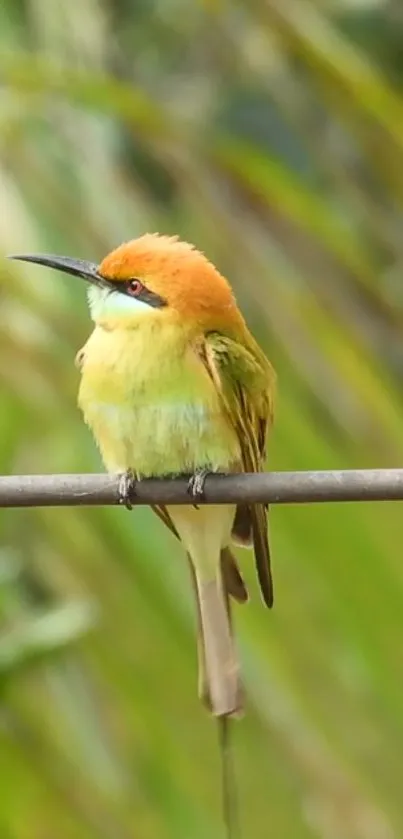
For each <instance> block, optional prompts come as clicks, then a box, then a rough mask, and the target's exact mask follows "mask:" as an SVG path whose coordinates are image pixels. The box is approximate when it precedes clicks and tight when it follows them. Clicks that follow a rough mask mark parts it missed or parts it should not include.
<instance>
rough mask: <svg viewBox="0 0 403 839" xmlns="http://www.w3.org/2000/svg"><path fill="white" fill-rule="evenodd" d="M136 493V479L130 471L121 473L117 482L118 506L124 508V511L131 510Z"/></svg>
mask: <svg viewBox="0 0 403 839" xmlns="http://www.w3.org/2000/svg"><path fill="white" fill-rule="evenodd" d="M135 491H136V478H135V476H134V473H133V472H132V470H131V469H128V470H127V472H123V475H121V477H120V481H119V504H122V505H123V506H125V507H126V510H132V509H133V507H132V503H131V501H132V498H133V496H134V495H135Z"/></svg>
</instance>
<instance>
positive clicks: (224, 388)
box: [199, 332, 275, 607]
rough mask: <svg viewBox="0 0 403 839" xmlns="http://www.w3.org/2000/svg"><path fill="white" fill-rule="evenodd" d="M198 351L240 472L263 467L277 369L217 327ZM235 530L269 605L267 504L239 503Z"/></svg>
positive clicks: (253, 348)
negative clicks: (249, 549)
mask: <svg viewBox="0 0 403 839" xmlns="http://www.w3.org/2000/svg"><path fill="white" fill-rule="evenodd" d="M199 355H200V357H201V359H202V361H203V363H204V365H205V367H206V368H207V371H208V373H209V375H210V376H211V378H212V380H213V382H214V384H215V387H216V388H217V391H218V393H219V394H220V396H221V399H222V403H223V408H224V410H225V411H226V413H227V415H228V419H229V421H230V422H231V423H232V425H233V426H234V428H235V430H236V433H237V435H238V438H239V442H240V447H241V456H242V469H243V471H244V472H260V471H262V469H263V467H264V463H265V458H266V440H267V432H268V429H269V426H270V424H271V422H272V419H273V395H274V383H275V374H274V370H273V368H272V367H271V365H270V363H269V361H268V360H267V358H266V357H265V356H264V355H263V353H262V351H261V350H260V348H259V347H258V346H257V344H255V343H254V342H253V343H252V342H251V343H250V346H248V347H245V346H244V345H242V344H239V343H238V342H237V341H234V340H232V339H231V338H227V337H225V336H223V335H220V334H219V333H215V332H212V333H209V334H208V335H206V336H205V339H204V344H203V345H202V346H201V347H200V348H199ZM233 536H234V538H235V539H236V540H237V541H241V542H243V543H244V544H248V543H250V541H252V542H253V548H254V553H255V561H256V569H257V574H258V579H259V583H260V588H261V592H262V596H263V599H264V602H265V603H266V605H267V606H269V607H271V606H272V605H273V581H272V575H271V567H270V550H269V542H268V535H267V507H266V506H265V505H263V504H252V505H243V504H242V505H239V506H238V507H237V513H236V517H235V522H234V530H233Z"/></svg>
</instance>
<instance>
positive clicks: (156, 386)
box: [79, 322, 239, 476]
mask: <svg viewBox="0 0 403 839" xmlns="http://www.w3.org/2000/svg"><path fill="white" fill-rule="evenodd" d="M80 366H81V371H82V379H81V385H80V390H79V405H80V407H81V409H82V411H83V413H84V418H85V420H86V422H87V423H88V425H89V426H90V427H91V429H92V431H93V434H94V436H95V439H96V441H97V443H98V445H99V448H100V450H101V454H102V457H103V460H104V463H105V466H106V468H107V469H108V470H109V471H118V472H121V471H125V470H126V469H129V468H130V469H133V471H134V472H135V473H138V474H140V475H144V476H150V475H166V474H175V473H176V474H177V473H181V472H193V471H194V470H195V469H197V468H204V467H206V468H209V469H212V470H217V471H220V470H225V469H229V468H231V466H232V465H233V464H235V463H236V462H237V461H238V460H239V444H238V440H237V437H236V434H235V432H234V431H233V429H232V427H231V426H230V425H229V424H228V421H227V419H226V417H225V416H224V415H223V412H222V408H221V403H220V399H219V395H218V394H217V392H216V390H215V388H214V385H213V383H212V381H211V379H210V377H209V375H208V373H207V371H206V370H205V369H204V367H203V365H202V363H201V362H200V360H199V359H198V358H197V355H196V354H195V353H194V351H193V350H192V349H191V347H190V346H189V342H188V339H187V336H186V335H185V334H184V333H183V332H182V330H180V331H179V330H178V327H177V326H172V325H170V324H164V325H163V326H161V324H160V323H158V324H153V323H152V322H151V323H149V324H148V323H147V324H139V326H138V327H136V328H131V329H113V330H106V329H103V328H102V327H99V326H97V327H96V328H95V329H94V332H93V333H92V335H91V336H90V338H89V340H88V341H87V343H86V345H85V347H84V348H83V351H82V355H81V360H80Z"/></svg>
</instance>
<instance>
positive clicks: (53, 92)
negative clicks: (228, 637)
mask: <svg viewBox="0 0 403 839" xmlns="http://www.w3.org/2000/svg"><path fill="white" fill-rule="evenodd" d="M374 21H375V24H374ZM399 27H400V28H399ZM399 31H400V41H399V37H398V33H399ZM401 38H402V14H401V11H399V3H396V2H395V3H393V2H391V1H390V2H381V0H379V2H378V4H374V3H368V4H367V6H366V4H365V3H363V2H361V3H360V4H359V7H358V4H357V8H356V6H355V4H354V3H353V2H352V0H351V3H350V4H349V3H348V2H343V3H341V2H337V0H334V2H332V3H331V2H330V0H328V2H325V0H316V1H315V0H281V2H280V0H252V1H251V2H248V3H247V2H243V3H242V2H239V3H235V2H230V0H226V1H225V0H221V2H220V0H215V2H213V0H210V2H207V0H205V2H199V3H198V4H197V3H188V2H185V0H169V1H168V0H166V2H162V0H160V2H158V1H157V0H154V2H142V3H136V4H135V3H129V2H123V0H120V2H117V0H114V2H112V0H81V2H80V3H79V4H76V3H62V4H60V3H51V2H44V0H24V2H22V0H18V2H17V0H3V3H2V4H1V6H0V46H1V49H0V79H1V82H2V100H1V109H0V182H1V183H0V203H1V206H0V249H1V250H2V251H3V253H4V255H5V254H6V253H7V252H9V253H10V252H18V251H19V252H24V251H25V252H27V251H30V250H31V251H38V252H39V251H49V252H59V253H66V254H70V255H72V256H81V257H83V258H88V259H92V260H94V261H97V260H100V259H101V258H102V257H103V256H104V255H105V253H106V252H107V251H108V250H109V249H111V248H112V247H114V246H115V245H117V244H118V243H120V242H121V241H123V240H124V239H128V238H131V237H133V236H136V235H139V234H141V233H143V232H145V231H147V230H150V231H151V230H159V231H160V232H170V233H172V232H177V233H179V234H180V235H181V236H182V237H183V238H187V239H189V240H191V241H193V242H194V243H195V244H196V245H198V246H199V247H200V248H202V249H203V250H205V252H206V253H207V254H208V255H209V257H210V258H211V259H213V260H214V261H215V262H216V263H217V264H218V265H219V267H220V269H221V270H222V271H223V272H224V273H225V274H226V275H227V276H228V277H230V278H231V281H232V283H233V285H234V288H235V290H236V293H237V296H238V299H239V302H240V305H241V306H242V308H243V310H244V312H245V314H246V316H247V318H248V321H249V323H250V326H251V328H252V329H253V331H254V332H255V334H256V336H257V337H258V338H259V340H260V342H261V344H262V346H264V348H265V349H266V351H267V353H268V355H269V356H270V358H271V360H272V361H273V363H274V365H275V367H276V369H277V372H278V379H279V395H278V400H277V414H276V422H275V428H274V431H273V435H272V440H271V446H270V461H269V465H270V466H271V467H273V468H279V469H310V468H312V469H315V468H318V469H320V468H348V467H355V466H372V467H381V466H394V465H399V464H400V461H401V452H402V437H403V402H402V390H401V375H402V368H403V341H402V326H403V292H402V283H401V277H400V273H401V264H402V247H401V224H400V222H401V212H402V198H403V133H402V124H403V119H402V116H403V113H402V112H403V107H402V102H401V97H400V90H399V84H401V66H400V65H401V55H400V53H401V50H400V53H399V50H398V48H397V44H399V43H400V46H401ZM383 59H385V67H383V66H381V64H380V62H381V61H382V60H383ZM392 85H395V87H392ZM0 282H1V307H0V322H1V329H0V379H1V400H2V401H1V412H0V432H1V433H0V460H1V464H0V471H1V472H3V473H15V474H18V473H24V472H42V471H43V472H57V471H79V472H85V471H98V470H99V469H100V461H99V457H98V454H97V452H96V450H95V447H94V445H93V442H92V440H91V439H90V436H89V433H88V431H87V429H86V428H85V427H84V425H83V423H82V420H81V417H80V416H79V413H78V411H77V409H76V401H75V395H76V390H77V383H78V372H77V370H76V369H75V367H74V364H73V362H74V357H75V354H76V351H77V350H78V349H79V348H80V346H81V345H82V343H83V342H84V341H85V339H86V336H87V334H88V331H89V329H90V324H89V320H88V315H87V311H86V306H85V300H84V294H83V289H82V287H81V285H80V284H79V283H78V282H75V281H74V280H73V279H72V278H63V277H61V276H56V275H53V274H52V273H51V272H48V271H41V270H40V269H38V268H35V267H32V266H27V265H23V264H11V263H8V262H6V260H5V259H4V260H2V262H1V264H0ZM0 527H1V537H0V538H1V553H0V691H1V697H2V707H1V715H0V832H1V836H2V837H3V836H4V837H5V839H43V837H45V836H49V837H56V836H57V837H60V839H76V837H77V839H93V838H94V839H95V837H96V839H112V837H117V836H118V837H119V839H131V837H135V836H136V837H141V839H157V837H158V839H170V837H175V839H188V837H190V836H191V837H195V839H196V837H200V839H201V837H207V836H208V837H219V836H222V835H223V831H222V825H221V815H220V790H219V761H218V754H217V743H216V730H215V727H214V725H213V723H212V721H211V720H210V719H209V718H208V716H207V715H206V714H205V712H204V711H203V709H202V708H201V707H200V706H199V702H198V700H197V696H196V654H195V641H194V634H193V613H192V602H191V596H190V586H189V580H188V576H187V568H186V563H185V562H184V561H183V558H182V556H181V554H180V551H179V550H178V545H177V544H176V543H175V540H174V539H173V538H172V537H171V536H170V534H169V533H167V532H165V531H164V529H163V527H162V526H161V525H160V523H159V522H158V521H157V520H156V518H154V517H153V516H152V514H151V513H150V512H149V511H148V510H138V511H136V512H135V513H133V514H132V515H129V514H128V513H127V512H125V511H124V510H111V509H105V510H92V509H85V508H77V509H49V510H32V511H29V510H15V511H9V512H7V513H6V514H4V515H2V517H1V519H0ZM271 530H272V547H273V556H274V571H275V582H276V606H275V610H274V612H273V614H268V613H267V612H266V611H265V610H264V609H263V608H262V607H261V605H260V603H259V598H258V596H257V588H256V583H255V580H254V572H253V568H252V563H251V561H250V557H249V556H248V554H246V553H243V552H240V558H241V562H242V565H243V567H244V569H245V573H246V577H247V579H248V581H249V582H250V587H251V591H252V602H251V603H250V605H249V606H247V607H245V608H244V609H241V608H239V609H237V610H236V616H235V620H236V629H237V637H238V639H239V647H240V653H241V657H242V664H243V669H244V672H245V682H246V689H247V695H248V708H247V715H246V717H245V719H244V720H243V721H242V722H241V723H237V724H236V725H235V726H234V747H235V760H236V771H237V776H238V784H239V791H240V795H239V798H240V802H239V803H240V810H241V823H242V829H243V833H244V835H245V836H251V837H252V836H253V837H254V839H267V838H268V837H269V836H270V837H276V838H277V837H282V838H283V837H284V839H286V837H287V839H288V837H289V839H314V837H323V839H328V838H329V839H330V837H331V838H332V839H375V838H376V839H392V837H395V836H396V837H398V836H401V835H403V806H402V801H401V790H400V786H401V778H402V773H403V762H402V751H403V722H402V720H403V676H402V673H403V668H402V652H401V651H402V646H403V623H402V614H403V564H402V558H401V547H400V541H401V539H400V537H401V509H400V506H399V505H398V504H385V505H382V504H373V505H369V504H365V505H364V504H362V505H358V504H357V505H345V506H343V505H336V504H334V505H326V506H320V507H319V506H318V507H315V506H311V507H306V508H302V507H301V508H293V507H284V508H277V509H273V510H272V514H271Z"/></svg>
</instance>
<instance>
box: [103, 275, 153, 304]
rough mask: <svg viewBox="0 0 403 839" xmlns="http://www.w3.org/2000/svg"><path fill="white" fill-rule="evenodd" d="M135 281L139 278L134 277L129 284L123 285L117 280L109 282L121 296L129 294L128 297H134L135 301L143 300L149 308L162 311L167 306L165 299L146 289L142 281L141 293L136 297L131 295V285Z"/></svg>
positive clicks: (124, 283)
mask: <svg viewBox="0 0 403 839" xmlns="http://www.w3.org/2000/svg"><path fill="white" fill-rule="evenodd" d="M135 279H137V278H136V277H132V279H131V280H128V281H127V282H123V283H122V282H119V281H116V280H108V283H109V285H110V286H111V287H112V288H113V290H114V291H119V292H120V294H127V296H128V297H132V298H133V300H141V301H142V302H143V303H147V305H148V306H153V307H154V309H162V308H164V306H166V305H167V301H166V300H164V298H163V297H160V296H159V294H155V292H154V291H150V290H149V289H148V288H146V287H145V286H144V285H143V284H142V283H141V280H139V282H140V283H141V285H142V288H141V290H140V291H139V293H138V294H136V295H133V294H131V293H130V286H129V283H130V282H132V281H133V280H135Z"/></svg>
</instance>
